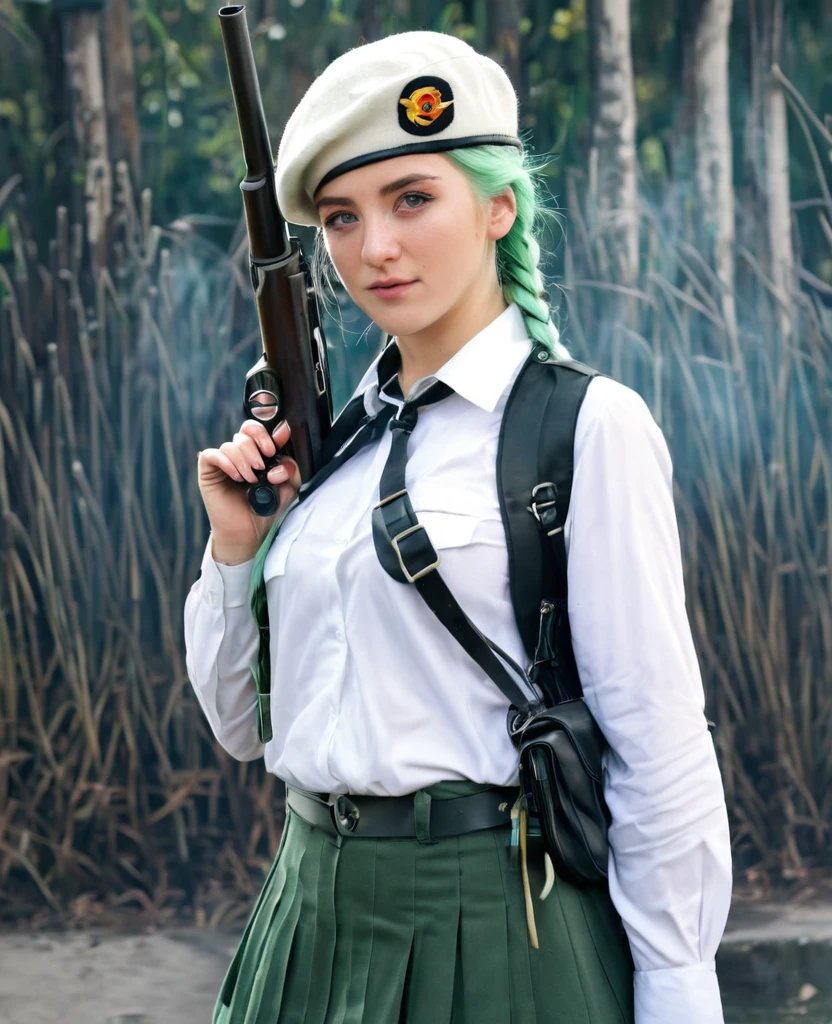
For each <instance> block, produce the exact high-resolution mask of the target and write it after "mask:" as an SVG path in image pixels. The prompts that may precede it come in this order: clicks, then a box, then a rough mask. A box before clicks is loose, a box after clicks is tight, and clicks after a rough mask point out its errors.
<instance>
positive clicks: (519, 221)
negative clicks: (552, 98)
mask: <svg viewBox="0 0 832 1024" xmlns="http://www.w3.org/2000/svg"><path fill="white" fill-rule="evenodd" d="M446 155H447V156H448V157H449V158H450V159H451V160H452V161H453V162H454V163H455V164H456V166H457V167H459V169H460V170H461V171H462V172H463V173H464V174H465V175H466V176H467V178H468V180H469V182H470V184H471V187H472V188H473V189H474V192H475V194H476V195H477V196H478V197H479V198H480V199H481V200H486V199H491V198H493V197H494V196H498V195H501V194H502V193H503V192H505V190H506V189H507V188H510V189H511V190H512V191H513V192H514V198H515V202H516V204H517V217H516V219H515V221H514V224H513V225H512V227H511V230H510V231H509V232H508V234H507V235H505V236H504V237H503V238H500V239H498V240H497V279H498V280H499V282H500V287H501V288H502V290H503V298H504V299H505V300H506V302H508V303H512V302H514V303H516V304H517V306H518V308H519V309H520V312H521V313H522V314H523V320H524V321H525V324H526V331H527V333H528V335H529V338H530V339H531V340H532V341H536V342H537V343H538V344H540V345H542V346H544V348H547V349H548V350H549V351H550V352H551V353H552V354H553V355H554V357H555V358H556V359H570V358H571V356H570V354H569V351H568V349H566V348H565V346H564V345H563V344H562V343H561V342H560V340H559V335H558V330H557V328H556V327H555V325H554V324H553V323H552V319H551V311H550V307H549V301H548V297H547V294H546V290H545V287H544V283H543V278H542V276H541V274H540V269H539V266H538V264H539V262H540V245H539V243H538V241H537V236H538V233H539V228H540V222H541V221H542V220H543V217H544V207H543V204H542V203H541V201H540V198H539V195H538V189H537V185H536V182H535V179H534V177H533V175H534V167H533V165H532V163H531V160H530V157H529V156H528V154H527V153H526V152H521V151H520V150H518V149H515V147H514V146H474V147H472V148H471V149H452V150H450V151H449V152H448V153H447V154H446Z"/></svg>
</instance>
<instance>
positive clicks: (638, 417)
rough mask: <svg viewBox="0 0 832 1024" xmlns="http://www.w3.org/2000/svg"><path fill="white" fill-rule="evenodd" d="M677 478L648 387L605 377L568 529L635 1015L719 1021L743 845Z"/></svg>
mask: <svg viewBox="0 0 832 1024" xmlns="http://www.w3.org/2000/svg"><path fill="white" fill-rule="evenodd" d="M672 477H673V467H672V463H671V459H670V453H669V451H668V448H667V444H666V442H665V438H664V435H663V434H662V431H661V430H660V429H659V427H658V425H657V424H656V422H655V420H654V419H653V417H652V415H651V413H650V410H649V409H648V407H647V405H646V404H645V402H644V400H643V399H642V398H641V397H640V396H639V395H638V393H637V392H635V391H633V390H631V389H630V388H627V387H625V386H624V385H622V384H619V383H618V382H616V381H614V380H611V379H609V378H603V377H599V378H596V379H594V380H593V381H592V382H591V384H590V385H589V388H588V390H587V393H586V397H585V399H584V403H583V405H582V407H581V411H580V413H579V416H578V423H577V429H576V437H575V468H574V477H573V489H572V499H571V504H570V509H569V515H568V517H567V522H566V529H565V531H564V532H565V540H566V543H567V550H568V553H569V562H568V574H569V620H570V624H571V628H572V641H573V646H574V650H575V658H576V661H577V665H578V669H579V672H580V676H581V682H582V684H583V689H584V698H585V700H586V703H587V705H588V706H589V708H590V709H591V711H592V713H593V714H594V716H595V718H596V719H597V721H598V724H599V725H600V727H601V729H602V730H603V732H604V734H605V736H606V738H607V740H608V741H609V745H610V749H609V751H608V753H607V755H606V758H605V764H606V780H605V792H606V797H607V802H608V804H609V808H610V811H611V814H612V826H611V828H610V833H609V837H610V846H611V857H610V870H609V882H610V894H611V896H612V899H613V902H614V904H615V906H616V909H617V910H618V912H619V914H620V915H621V918H622V920H623V922H624V926H625V928H626V931H627V935H628V937H629V940H630V947H631V949H632V953H633V959H634V961H635V968H636V974H635V1001H636V1024H668V1022H670V1021H673V1024H721V1022H722V1020H723V1016H722V1005H721V1000H720V994H719V988H718V985H717V979H716V972H715V967H714V956H715V954H716V950H717V946H718V945H719V941H720V939H721V937H722V932H723V929H724V927H725V921H726V918H727V914H728V907H729V904H730V898H731V847H730V840H729V835H728V819H727V813H726V808H725V796H724V792H723V787H722V779H721V777H720V773H719V768H718V766H717V761H716V755H715V753H714V746H713V742H712V739H711V736H710V733H709V732H708V727H707V722H706V719H705V714H704V694H703V689H702V679H701V675H700V671H699V665H698V662H697V658H696V652H695V650H694V646H693V640H692V637H691V632H690V625H689V622H688V617H687V611H686V608H685V592H684V582H683V576H682V559H681V550H680V544H679V531H678V525H677V522H676V511H675V506H674V502H673V486H672Z"/></svg>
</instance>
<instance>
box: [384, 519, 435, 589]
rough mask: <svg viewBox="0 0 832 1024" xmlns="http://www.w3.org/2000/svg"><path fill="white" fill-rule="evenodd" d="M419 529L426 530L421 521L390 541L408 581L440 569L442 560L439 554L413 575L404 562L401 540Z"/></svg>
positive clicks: (410, 581)
mask: <svg viewBox="0 0 832 1024" xmlns="http://www.w3.org/2000/svg"><path fill="white" fill-rule="evenodd" d="M388 500H389V499H388ZM417 530H424V526H422V524H421V523H417V524H416V525H415V526H410V527H408V528H407V529H406V530H402V532H401V533H397V534H396V536H395V537H393V538H392V539H391V541H390V543H391V544H392V545H393V550H394V551H395V552H396V557H397V558H398V560H399V565H400V566H401V569H402V572H403V573H404V575H405V577H406V579H407V582H408V583H415V582H416V580H420V579H421V578H422V577H423V576H427V574H428V573H429V572H433V570H434V569H438V568H439V563H440V562H441V561H442V556H441V555H437V556H436V561H435V562H431V563H430V565H426V566H425V567H424V569H420V570H419V571H418V572H417V573H416V574H415V575H412V576H411V574H410V572H409V571H408V568H407V566H406V565H405V564H404V559H403V558H402V553H401V551H400V550H399V541H402V540H404V538H405V537H409V536H410V535H411V533H416V531H417Z"/></svg>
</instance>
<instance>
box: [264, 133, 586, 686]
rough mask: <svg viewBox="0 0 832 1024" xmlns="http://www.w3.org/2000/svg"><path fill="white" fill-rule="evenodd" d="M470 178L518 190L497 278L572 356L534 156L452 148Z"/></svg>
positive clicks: (323, 278)
mask: <svg viewBox="0 0 832 1024" xmlns="http://www.w3.org/2000/svg"><path fill="white" fill-rule="evenodd" d="M446 156H448V157H449V158H450V159H451V160H452V161H453V162H454V164H456V166H457V167H459V169H460V170H461V171H462V172H463V173H464V174H465V175H466V176H467V178H468V180H469V182H470V183H471V187H472V189H473V190H474V194H475V195H476V196H477V198H478V199H479V200H480V201H482V202H486V201H487V200H489V199H491V198H493V197H495V196H498V195H502V193H503V192H505V190H506V189H507V188H510V189H511V190H512V191H513V192H514V198H515V201H516V203H517V217H516V219H515V221H514V224H513V225H512V227H511V230H510V231H509V232H508V234H507V235H505V236H504V237H503V238H500V239H498V241H497V280H498V281H499V282H500V287H501V289H502V292H503V298H504V299H505V300H506V302H508V303H516V304H517V306H518V308H519V309H520V312H521V313H522V314H523V320H524V321H525V324H526V331H527V333H528V335H529V338H530V339H531V340H532V341H534V342H537V343H538V344H539V345H542V346H543V347H545V348H546V349H548V350H549V351H550V352H551V353H552V354H553V355H554V357H555V358H556V359H569V358H571V357H570V354H569V351H568V350H567V349H566V348H565V347H564V346H563V345H562V344H561V342H560V341H559V339H558V332H557V329H556V328H555V326H554V324H553V323H552V319H551V310H550V307H549V301H548V297H547V294H546V289H545V287H544V283H543V278H542V276H541V273H540V268H539V262H540V244H539V242H538V238H539V236H540V231H541V228H542V222H543V220H544V218H545V216H546V210H545V207H544V205H543V203H542V200H541V198H540V193H539V189H538V185H537V182H536V180H535V173H536V169H535V167H534V166H533V162H532V158H531V157H530V156H529V154H528V153H526V152H525V151H521V150H519V149H517V148H516V147H514V146H473V147H471V148H470V149H452V150H450V151H448V152H447V153H446ZM312 264H313V274H314V278H315V284H316V286H317V290H318V294H319V295H320V296H321V297H323V296H324V295H325V292H326V286H327V285H329V286H330V290H331V278H330V277H329V272H330V271H331V270H332V267H331V264H330V262H329V257H328V255H327V253H326V248H325V246H324V245H323V233H322V232H321V231H319V232H318V234H317V237H316V240H315V251H314V257H313V260H312ZM279 522H280V520H277V521H276V522H275V523H274V524H273V525H272V527H271V529H270V530H269V531H268V533H267V534H266V536H265V538H264V539H263V542H262V544H261V545H260V547H259V549H258V551H257V554H256V555H255V556H254V563H253V565H252V569H251V585H250V596H251V607H252V610H253V612H254V614H255V618H257V620H258V622H261V623H264V624H265V622H266V621H267V616H268V612H267V607H266V587H265V584H264V581H263V570H264V566H265V563H266V556H267V554H268V552H269V548H270V547H271V543H272V540H273V538H274V534H275V532H276V530H277V527H278V525H279ZM267 662H268V658H267V657H266V656H265V652H264V651H263V650H262V647H261V653H260V655H259V656H258V659H257V661H256V662H255V665H254V666H253V669H252V670H253V672H254V674H255V678H256V679H258V678H268V675H267V673H268V672H269V665H268V663H267Z"/></svg>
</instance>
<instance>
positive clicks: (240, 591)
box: [201, 536, 254, 608]
mask: <svg viewBox="0 0 832 1024" xmlns="http://www.w3.org/2000/svg"><path fill="white" fill-rule="evenodd" d="M211 543H212V537H211V536H209V537H208V543H207V544H206V545H205V554H204V555H203V556H202V576H201V579H202V589H203V593H204V595H205V600H206V601H207V602H208V606H209V607H210V608H239V607H240V606H241V605H244V604H248V591H249V581H250V579H251V567H252V565H253V564H254V559H253V558H249V560H248V561H247V562H240V563H239V565H223V564H222V563H221V562H215V561H214V557H213V555H212V553H211Z"/></svg>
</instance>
